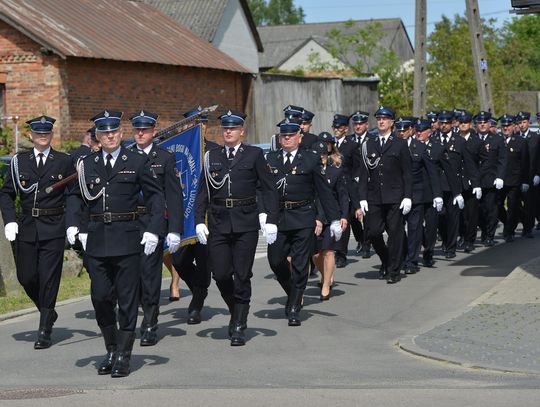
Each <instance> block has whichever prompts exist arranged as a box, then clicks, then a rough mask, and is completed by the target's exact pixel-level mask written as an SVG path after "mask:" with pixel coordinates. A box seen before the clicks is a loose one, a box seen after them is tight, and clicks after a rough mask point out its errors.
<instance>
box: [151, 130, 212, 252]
mask: <svg viewBox="0 0 540 407" xmlns="http://www.w3.org/2000/svg"><path fill="white" fill-rule="evenodd" d="M159 145H160V146H161V147H163V148H165V149H167V150H169V151H170V152H171V153H173V154H174V157H175V159H176V168H177V169H178V174H179V178H180V183H181V184H182V191H183V194H184V233H182V235H181V238H182V246H183V245H186V244H190V243H195V242H197V234H196V233H195V216H194V215H195V214H194V209H195V197H196V196H197V190H198V188H199V177H200V175H201V169H202V163H203V155H204V151H203V140H202V137H201V126H200V125H196V126H193V127H191V128H189V129H187V130H184V131H183V132H181V133H179V134H178V135H176V136H173V137H171V138H168V139H167V140H165V141H163V142H161V143H159Z"/></svg>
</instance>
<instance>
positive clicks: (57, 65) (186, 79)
mask: <svg viewBox="0 0 540 407" xmlns="http://www.w3.org/2000/svg"><path fill="white" fill-rule="evenodd" d="M250 82H251V75H249V74H248V69H246V68H245V67H243V66H242V65H240V64H239V63H238V62H236V61H235V60H233V59H232V58H231V57H229V56H227V55H226V54H224V53H222V52H221V51H219V50H217V49H216V48H214V47H213V46H212V45H211V44H209V43H208V42H206V41H204V40H203V39H200V38H199V37H197V36H196V35H195V34H193V33H192V32H191V31H189V30H188V29H186V28H184V27H183V26H181V25H179V24H178V23H177V22H175V21H173V20H172V19H170V18H169V17H167V16H165V15H164V14H162V13H161V12H160V11H159V10H157V9H155V8H153V7H151V6H148V5H145V4H143V3H139V2H132V1H125V0H91V1H90V0H77V1H74V0H6V1H2V2H0V101H1V102H0V108H2V109H3V111H0V115H6V116H10V115H18V116H20V117H21V121H25V120H27V119H28V118H31V117H34V116H36V115H39V114H47V115H49V116H52V117H55V118H57V120H58V121H57V124H56V126H55V127H56V134H55V140H54V142H55V143H59V142H60V141H61V140H65V139H75V138H77V137H78V136H79V135H80V134H81V133H82V132H84V131H85V130H86V129H87V128H88V127H89V126H90V124H91V123H90V122H89V118H90V117H92V116H93V115H94V114H95V113H97V112H99V111H101V110H103V109H104V108H109V109H117V110H122V111H124V114H125V116H124V117H125V118H126V119H127V117H129V115H131V114H132V113H135V112H136V111H138V110H140V109H141V108H145V109H148V110H150V111H155V112H156V113H159V114H160V122H159V124H160V126H161V127H165V126H167V125H169V124H171V123H173V122H175V121H177V120H179V119H181V118H182V117H181V113H182V112H183V111H186V110H188V109H189V108H191V107H193V106H195V105H199V104H201V105H203V106H209V105H213V104H219V105H220V107H221V108H229V107H230V108H235V109H244V107H245V103H246V98H247V93H248V89H249V86H250ZM8 124H9V123H8ZM124 126H125V132H124V134H126V132H127V134H129V129H130V127H129V122H128V121H127V120H125V123H124ZM215 126H216V125H215V124H214V126H211V127H210V135H211V138H213V137H212V135H215V134H217V128H216V127H215Z"/></svg>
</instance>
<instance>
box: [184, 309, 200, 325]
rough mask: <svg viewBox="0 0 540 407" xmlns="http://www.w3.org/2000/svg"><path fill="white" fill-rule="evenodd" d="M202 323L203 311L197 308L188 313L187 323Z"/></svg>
mask: <svg viewBox="0 0 540 407" xmlns="http://www.w3.org/2000/svg"><path fill="white" fill-rule="evenodd" d="M200 323H201V312H200V311H199V310H197V309H194V310H191V312H190V313H189V315H188V319H187V324H188V325H197V324H200Z"/></svg>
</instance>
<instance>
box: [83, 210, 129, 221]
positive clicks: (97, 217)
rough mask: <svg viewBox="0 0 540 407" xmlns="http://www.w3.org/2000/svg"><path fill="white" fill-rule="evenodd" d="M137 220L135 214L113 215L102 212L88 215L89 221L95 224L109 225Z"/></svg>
mask: <svg viewBox="0 0 540 407" xmlns="http://www.w3.org/2000/svg"><path fill="white" fill-rule="evenodd" d="M137 219H139V214H138V213H137V212H125V213H113V212H104V213H99V214H95V215H90V220H93V221H95V222H103V223H111V222H126V221H130V220H137Z"/></svg>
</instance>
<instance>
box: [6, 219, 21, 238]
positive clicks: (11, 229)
mask: <svg viewBox="0 0 540 407" xmlns="http://www.w3.org/2000/svg"><path fill="white" fill-rule="evenodd" d="M4 233H5V235H6V239H7V240H9V241H10V242H13V241H14V240H15V238H16V237H17V233H19V225H17V222H9V223H8V224H6V226H5V227H4Z"/></svg>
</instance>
